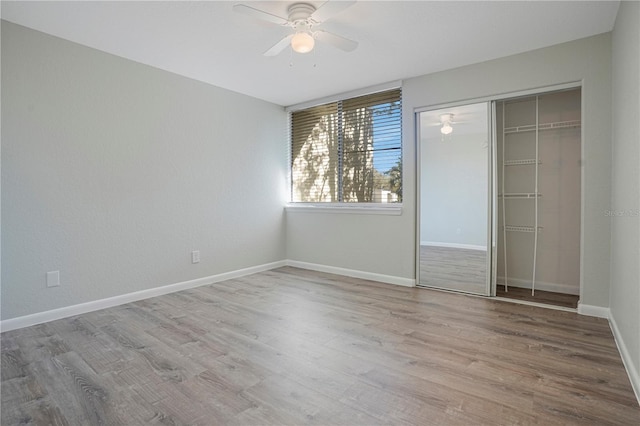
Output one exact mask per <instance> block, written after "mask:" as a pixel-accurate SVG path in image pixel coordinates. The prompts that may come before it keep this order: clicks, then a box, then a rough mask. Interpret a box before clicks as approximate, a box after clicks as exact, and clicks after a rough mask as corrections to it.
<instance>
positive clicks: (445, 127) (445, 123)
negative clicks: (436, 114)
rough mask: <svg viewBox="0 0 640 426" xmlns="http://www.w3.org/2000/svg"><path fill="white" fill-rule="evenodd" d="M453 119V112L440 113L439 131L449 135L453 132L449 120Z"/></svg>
mask: <svg viewBox="0 0 640 426" xmlns="http://www.w3.org/2000/svg"><path fill="white" fill-rule="evenodd" d="M452 121H453V114H441V115H440V123H441V124H442V127H441V128H440V133H442V134H443V135H450V134H451V132H453V127H451V122H452Z"/></svg>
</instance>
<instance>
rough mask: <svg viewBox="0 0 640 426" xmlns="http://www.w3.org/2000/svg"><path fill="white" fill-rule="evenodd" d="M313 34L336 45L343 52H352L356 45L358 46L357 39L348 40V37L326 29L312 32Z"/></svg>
mask: <svg viewBox="0 0 640 426" xmlns="http://www.w3.org/2000/svg"><path fill="white" fill-rule="evenodd" d="M314 36H315V38H316V39H317V40H320V41H322V42H325V43H329V44H330V45H332V46H334V47H337V48H338V49H340V50H344V51H345V52H352V51H354V50H355V49H356V47H358V42H357V41H353V40H349V39H348V38H344V37H342V36H339V35H337V34H333V33H330V32H327V31H323V30H320V31H316V32H315V33H314Z"/></svg>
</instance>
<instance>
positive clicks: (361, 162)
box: [291, 89, 402, 203]
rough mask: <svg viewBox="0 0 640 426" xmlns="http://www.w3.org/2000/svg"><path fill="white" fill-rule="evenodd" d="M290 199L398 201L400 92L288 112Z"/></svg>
mask: <svg viewBox="0 0 640 426" xmlns="http://www.w3.org/2000/svg"><path fill="white" fill-rule="evenodd" d="M291 192H292V194H291V201H292V202H299V203H325V202H326V203H341V202H344V203H398V202H401V201H402V92H401V89H394V90H389V91H385V92H379V93H374V94H370V95H365V96H359V97H357V98H351V99H345V100H341V101H337V102H331V103H328V104H324V105H318V106H314V107H312V108H307V109H303V110H300V111H294V112H292V113H291Z"/></svg>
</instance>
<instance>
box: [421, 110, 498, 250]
mask: <svg viewBox="0 0 640 426" xmlns="http://www.w3.org/2000/svg"><path fill="white" fill-rule="evenodd" d="M484 120H486V116H485V117H484ZM485 128H486V126H485ZM436 132H437V133H440V130H439V128H438V127H436ZM423 134H424V133H423ZM448 138H449V139H448V140H446V141H445V142H443V141H442V140H441V137H436V138H433V137H431V138H427V137H423V138H422V141H421V142H420V143H421V147H420V157H422V158H421V161H420V163H421V174H420V180H421V184H420V192H421V194H422V196H421V197H420V204H421V206H420V216H421V221H420V241H421V243H422V242H427V243H433V244H435V245H437V243H447V244H463V245H471V246H478V247H485V248H486V246H487V203H488V201H487V200H488V198H487V197H488V187H489V176H488V175H489V167H488V164H489V163H488V161H489V157H488V148H487V132H486V131H485V133H484V134H477V133H476V134H462V135H460V134H455V132H454V133H452V134H451V135H450V136H448Z"/></svg>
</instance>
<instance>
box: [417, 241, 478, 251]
mask: <svg viewBox="0 0 640 426" xmlns="http://www.w3.org/2000/svg"><path fill="white" fill-rule="evenodd" d="M420 245H421V246H429V247H450V248H460V249H467V250H480V251H487V247H486V246H479V245H476V244H458V243H441V242H440V241H420Z"/></svg>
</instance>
